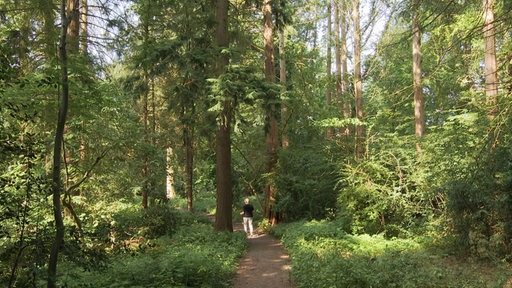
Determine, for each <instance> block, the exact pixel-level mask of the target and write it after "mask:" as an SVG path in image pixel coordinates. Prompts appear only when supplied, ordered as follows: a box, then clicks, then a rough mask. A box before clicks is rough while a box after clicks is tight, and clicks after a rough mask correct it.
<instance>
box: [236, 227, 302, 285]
mask: <svg viewBox="0 0 512 288" xmlns="http://www.w3.org/2000/svg"><path fill="white" fill-rule="evenodd" d="M234 229H235V230H243V227H242V225H241V224H238V223H235V226H234ZM248 240H249V249H248V252H247V255H245V257H243V258H242V259H240V261H239V267H238V271H237V274H236V278H235V281H234V283H233V284H234V285H233V287H235V288H260V287H265V288H293V287H294V285H293V284H292V283H291V282H290V269H291V266H290V263H289V257H288V254H287V253H286V251H285V250H284V248H283V246H282V244H281V242H280V241H279V240H278V239H276V238H275V237H274V236H272V235H269V234H258V233H256V234H255V235H254V236H253V237H250V238H249V239H248Z"/></svg>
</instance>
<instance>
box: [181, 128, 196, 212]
mask: <svg viewBox="0 0 512 288" xmlns="http://www.w3.org/2000/svg"><path fill="white" fill-rule="evenodd" d="M193 137H194V136H193V128H192V125H191V124H190V123H185V125H184V127H183V139H184V141H185V143H184V144H185V178H186V179H185V187H186V191H187V209H188V211H192V210H193V198H194V197H193V185H194V176H193V173H194V168H193V167H194V147H193V146H194V145H193V140H192V139H193Z"/></svg>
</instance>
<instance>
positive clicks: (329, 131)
mask: <svg viewBox="0 0 512 288" xmlns="http://www.w3.org/2000/svg"><path fill="white" fill-rule="evenodd" d="M331 34H332V0H329V1H328V3H327V47H326V48H327V59H326V62H327V63H326V67H325V73H326V78H327V81H326V82H327V83H326V85H325V101H326V105H327V108H328V109H329V108H330V107H331V105H332V86H331V78H332V67H331V66H332V47H331V46H332V36H331ZM333 136H334V129H333V128H331V127H329V128H328V129H327V138H332V137H333Z"/></svg>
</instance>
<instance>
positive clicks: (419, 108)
mask: <svg viewBox="0 0 512 288" xmlns="http://www.w3.org/2000/svg"><path fill="white" fill-rule="evenodd" d="M419 9H420V1H419V0H413V17H412V67H413V68H412V71H413V72H412V74H413V89H414V122H415V132H416V136H418V137H422V136H423V135H424V134H425V110H424V100H423V91H422V85H421V30H420V24H419ZM417 149H418V150H421V146H420V145H419V143H418V145H417Z"/></svg>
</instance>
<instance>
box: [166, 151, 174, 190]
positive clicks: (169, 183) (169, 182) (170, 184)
mask: <svg viewBox="0 0 512 288" xmlns="http://www.w3.org/2000/svg"><path fill="white" fill-rule="evenodd" d="M173 155H174V152H173V149H172V148H171V147H167V150H166V156H167V157H166V181H165V182H166V191H167V193H166V196H167V199H172V198H174V197H176V191H175V189H174V168H173V166H172V165H173V164H172V163H173V162H172V158H173Z"/></svg>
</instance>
